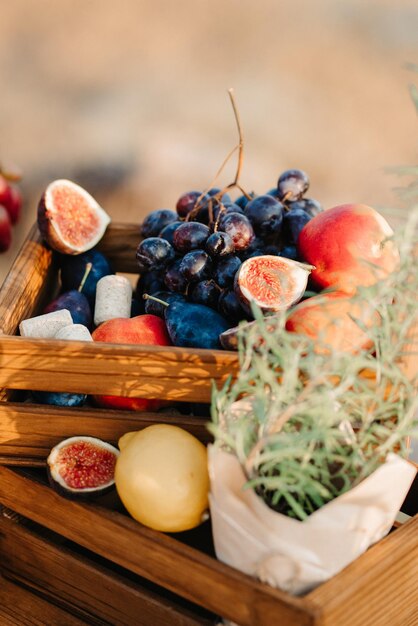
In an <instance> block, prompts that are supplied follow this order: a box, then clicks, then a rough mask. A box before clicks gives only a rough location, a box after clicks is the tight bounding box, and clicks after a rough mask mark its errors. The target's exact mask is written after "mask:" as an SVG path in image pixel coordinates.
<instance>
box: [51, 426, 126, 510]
mask: <svg viewBox="0 0 418 626" xmlns="http://www.w3.org/2000/svg"><path fill="white" fill-rule="evenodd" d="M118 456H119V450H118V449H117V448H115V447H114V446H112V445H111V444H110V443H107V442H106V441H102V440H101V439H97V438H96V437H84V436H80V437H70V438H69V439H64V441H61V442H60V443H58V444H57V445H56V446H54V448H52V450H51V452H50V453H49V456H48V459H47V466H48V477H49V481H50V483H51V485H52V486H53V487H54V489H55V490H56V491H58V493H60V494H61V495H63V496H66V497H68V498H78V497H81V498H83V497H84V498H90V497H95V496H99V495H103V494H104V493H106V492H107V491H109V490H110V489H112V487H113V485H114V483H115V480H114V474H115V465H116V460H117V458H118Z"/></svg>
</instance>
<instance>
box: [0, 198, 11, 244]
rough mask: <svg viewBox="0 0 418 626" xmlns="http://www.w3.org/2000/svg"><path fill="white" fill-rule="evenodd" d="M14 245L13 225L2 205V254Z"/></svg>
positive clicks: (0, 215) (0, 224) (0, 211)
mask: <svg viewBox="0 0 418 626" xmlns="http://www.w3.org/2000/svg"><path fill="white" fill-rule="evenodd" d="M11 243H12V225H11V222H10V217H9V214H8V212H7V211H6V209H5V208H4V206H2V205H1V204H0V252H6V251H7V250H8V249H9V248H10V244H11Z"/></svg>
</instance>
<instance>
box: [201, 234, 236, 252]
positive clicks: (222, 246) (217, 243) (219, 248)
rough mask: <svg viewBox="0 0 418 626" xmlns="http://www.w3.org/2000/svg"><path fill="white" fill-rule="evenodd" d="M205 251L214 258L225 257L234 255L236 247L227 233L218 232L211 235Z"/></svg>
mask: <svg viewBox="0 0 418 626" xmlns="http://www.w3.org/2000/svg"><path fill="white" fill-rule="evenodd" d="M205 249H206V252H209V254H210V255H211V256H213V257H224V256H228V254H232V253H233V252H234V250H235V247H234V242H233V241H232V239H231V237H230V236H229V235H228V234H227V233H224V232H222V231H220V230H218V231H216V233H212V234H211V235H210V237H209V238H208V240H207V242H206V246H205Z"/></svg>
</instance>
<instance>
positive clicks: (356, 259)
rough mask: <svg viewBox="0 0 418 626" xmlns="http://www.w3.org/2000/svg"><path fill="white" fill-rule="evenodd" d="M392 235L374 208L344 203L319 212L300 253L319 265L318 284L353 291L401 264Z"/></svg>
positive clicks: (306, 230)
mask: <svg viewBox="0 0 418 626" xmlns="http://www.w3.org/2000/svg"><path fill="white" fill-rule="evenodd" d="M392 235H393V230H392V229H391V227H390V226H389V224H388V223H387V221H386V220H385V219H384V217H382V216H381V215H380V214H379V213H378V212H377V211H375V210H374V209H372V208H371V207H369V206H366V205H364V204H342V205H340V206H336V207H334V208H333V209H328V210H327V211H324V212H322V213H319V214H318V215H316V216H315V217H313V218H312V219H311V220H310V221H309V222H308V223H307V224H306V225H305V226H304V227H303V229H302V231H301V233H300V235H299V239H298V248H299V254H300V255H301V257H302V258H303V259H304V260H305V261H307V262H308V263H310V264H311V265H314V266H315V268H316V269H314V270H313V271H312V274H311V278H312V280H313V281H314V282H315V283H316V284H317V285H319V286H320V287H334V288H336V289H339V290H341V291H345V292H347V293H353V292H355V291H356V289H357V287H358V286H360V285H372V284H374V283H375V282H377V281H378V280H381V279H382V278H384V277H385V276H387V275H388V274H390V273H391V272H393V271H394V270H395V269H396V268H397V267H398V264H399V253H398V250H397V248H396V246H395V244H394V242H393V241H392V240H391V239H390V237H391V236H392Z"/></svg>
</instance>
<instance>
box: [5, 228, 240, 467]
mask: <svg viewBox="0 0 418 626" xmlns="http://www.w3.org/2000/svg"><path fill="white" fill-rule="evenodd" d="M139 240H140V233H139V227H138V226H134V225H130V224H113V225H111V226H110V227H109V228H108V230H107V232H106V235H105V237H104V238H103V240H102V241H101V245H100V248H101V250H102V251H103V252H104V253H105V254H106V255H107V256H108V257H109V259H110V260H111V261H112V263H113V265H114V267H115V269H116V270H117V271H118V272H123V273H132V274H134V273H137V267H136V261H135V250H136V247H137V245H138V241H139ZM56 261H57V259H56V256H55V254H54V253H52V252H51V250H49V249H48V248H47V247H46V246H45V245H44V244H43V242H42V239H41V237H40V235H39V232H38V229H37V226H34V227H33V228H32V230H31V232H30V233H29V236H28V238H27V240H26V241H25V243H24V244H23V247H22V249H21V251H20V253H19V255H18V257H17V259H16V261H15V263H14V264H13V266H12V268H11V270H10V272H9V274H8V276H7V278H6V280H5V282H4V284H3V287H2V288H1V290H0V332H1V335H0V388H2V391H0V463H8V464H15V465H42V464H43V463H44V460H45V458H46V456H47V454H48V452H49V450H50V449H51V448H52V447H53V446H54V445H55V444H56V443H58V441H60V440H62V439H63V438H65V437H69V436H72V435H91V436H95V437H99V438H101V439H104V440H107V441H109V442H113V443H116V442H117V440H118V438H119V437H120V436H121V435H122V434H124V433H125V432H127V431H129V430H139V429H141V428H144V427H145V426H148V425H149V424H152V423H155V421H158V422H160V423H163V422H167V423H172V422H173V419H175V422H176V424H177V425H178V426H181V427H183V428H185V429H187V430H188V431H189V432H191V433H192V434H194V435H196V436H198V437H199V439H201V440H202V441H207V440H208V439H209V435H208V432H207V429H206V425H205V422H206V420H205V419H202V418H197V417H190V416H189V415H179V414H177V413H175V414H174V413H170V412H164V413H158V414H154V413H131V412H126V411H116V410H102V409H98V408H94V407H86V408H74V409H66V408H60V407H52V406H45V405H37V404H33V403H29V404H28V403H22V402H18V401H16V394H15V393H13V390H31V389H36V390H40V391H63V392H79V393H89V394H92V393H97V394H100V393H105V394H113V395H125V396H139V397H146V398H159V399H165V400H169V401H172V402H174V403H175V402H182V401H188V402H195V403H205V402H206V403H207V402H209V400H210V394H211V381H212V380H214V381H215V383H216V384H217V385H221V384H222V383H223V382H224V381H225V380H226V378H227V377H228V376H229V375H230V374H232V375H233V374H234V373H235V372H236V371H237V366H238V360H237V355H236V354H235V353H232V352H225V351H221V350H219V351H208V350H184V349H181V348H175V347H159V346H133V345H116V344H112V345H110V344H108V345H107V344H103V343H102V344H94V343H93V344H90V343H85V342H79V341H71V342H66V341H58V340H51V339H48V340H45V339H27V338H23V337H18V336H16V333H17V332H18V326H19V323H20V321H21V320H22V319H25V318H29V317H32V316H34V315H37V314H39V313H41V312H42V310H43V307H44V306H45V304H46V303H48V302H49V301H50V300H51V299H52V297H53V295H54V294H55V293H56V291H57V284H58V267H57V262H56Z"/></svg>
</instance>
